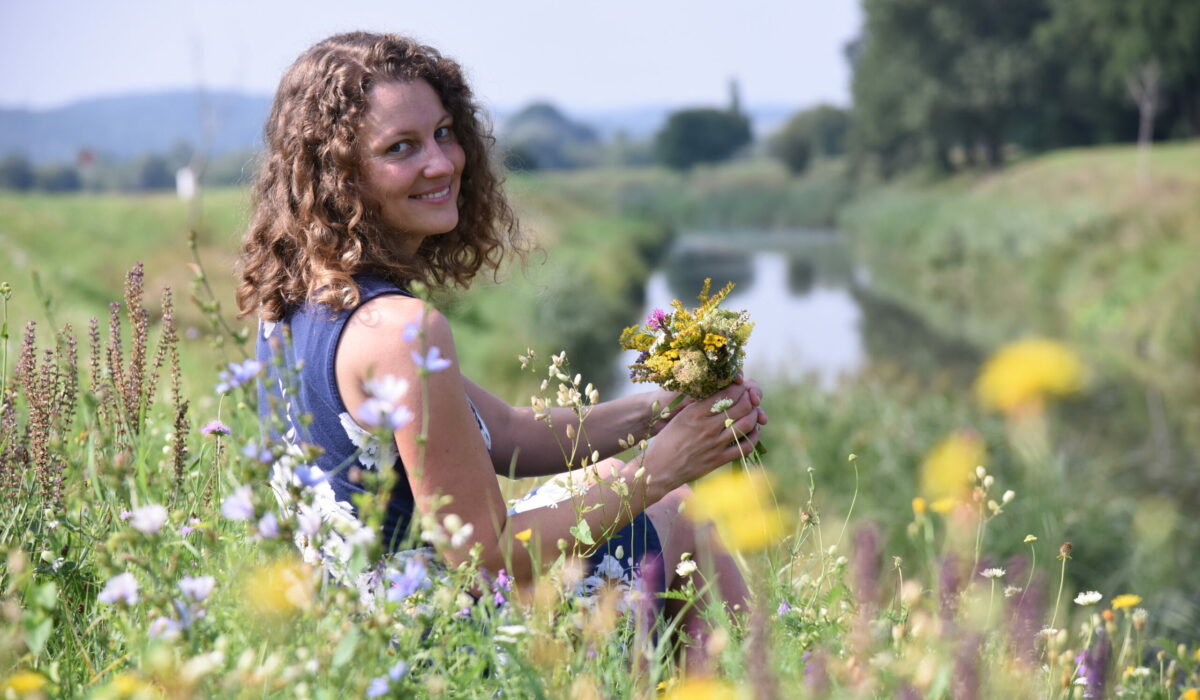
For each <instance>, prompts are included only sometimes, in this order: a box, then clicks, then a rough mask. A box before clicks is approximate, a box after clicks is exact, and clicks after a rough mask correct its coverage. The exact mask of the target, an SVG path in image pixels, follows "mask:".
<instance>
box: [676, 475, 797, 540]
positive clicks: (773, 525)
mask: <svg viewBox="0 0 1200 700" xmlns="http://www.w3.org/2000/svg"><path fill="white" fill-rule="evenodd" d="M684 512H685V513H686V514H687V515H688V517H689V518H691V519H692V520H693V521H695V522H711V523H713V524H714V525H716V527H717V532H718V533H719V534H720V535H721V539H722V540H724V542H725V545H726V546H728V547H730V548H731V549H735V550H738V551H741V552H750V551H757V550H760V549H763V548H764V547H766V546H767V545H769V544H770V543H772V542H775V541H777V540H778V539H779V538H780V537H782V536H783V535H784V533H785V531H786V530H787V523H786V522H785V520H784V516H783V513H782V512H780V510H779V509H778V508H777V507H776V506H775V502H774V499H773V497H772V495H771V483H770V481H769V480H768V478H767V475H766V474H765V473H764V472H762V471H753V472H751V471H745V470H740V469H737V470H727V471H722V472H718V473H715V474H712V475H710V476H708V477H706V478H704V479H702V480H700V481H699V482H698V483H697V484H695V486H694V487H693V491H692V495H691V496H690V497H689V498H688V501H687V504H686V505H685V506H684Z"/></svg>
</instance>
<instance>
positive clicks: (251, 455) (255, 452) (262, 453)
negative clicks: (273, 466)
mask: <svg viewBox="0 0 1200 700" xmlns="http://www.w3.org/2000/svg"><path fill="white" fill-rule="evenodd" d="M242 456H243V457H245V458H246V459H253V460H256V461H258V462H261V463H263V464H270V463H271V461H272V460H273V459H274V456H273V455H272V454H271V451H270V450H268V449H267V448H266V447H259V446H258V443H256V442H253V441H252V442H248V443H246V446H245V447H243V448H242Z"/></svg>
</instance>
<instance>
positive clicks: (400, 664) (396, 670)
mask: <svg viewBox="0 0 1200 700" xmlns="http://www.w3.org/2000/svg"><path fill="white" fill-rule="evenodd" d="M406 673H408V662H406V661H397V662H396V664H395V665H394V666H392V667H391V668H389V669H388V678H391V679H392V680H393V681H398V680H400V679H401V678H403V677H404V674H406Z"/></svg>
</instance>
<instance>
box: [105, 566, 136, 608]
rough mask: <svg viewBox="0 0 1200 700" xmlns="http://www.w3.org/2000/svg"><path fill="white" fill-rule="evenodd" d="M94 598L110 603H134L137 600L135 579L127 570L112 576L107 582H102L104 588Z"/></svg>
mask: <svg viewBox="0 0 1200 700" xmlns="http://www.w3.org/2000/svg"><path fill="white" fill-rule="evenodd" d="M96 600H98V601H100V602H101V603H108V604H110V605H115V604H117V603H124V604H125V605H135V604H136V603H137V602H138V582H137V579H136V578H134V577H133V574H131V573H129V572H126V573H123V574H117V575H116V576H113V577H112V578H110V579H109V580H108V583H106V584H104V590H102V591H100V595H98V596H96Z"/></svg>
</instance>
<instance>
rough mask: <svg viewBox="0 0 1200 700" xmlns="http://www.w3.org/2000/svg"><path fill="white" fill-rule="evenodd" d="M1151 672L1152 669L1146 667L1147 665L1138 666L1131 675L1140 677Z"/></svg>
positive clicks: (1144, 676)
mask: <svg viewBox="0 0 1200 700" xmlns="http://www.w3.org/2000/svg"><path fill="white" fill-rule="evenodd" d="M1150 673H1151V672H1150V669H1149V668H1146V667H1145V666H1138V667H1137V668H1135V669H1133V670H1132V671H1130V675H1132V676H1137V677H1139V678H1146V677H1147V676H1149V675H1150Z"/></svg>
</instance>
